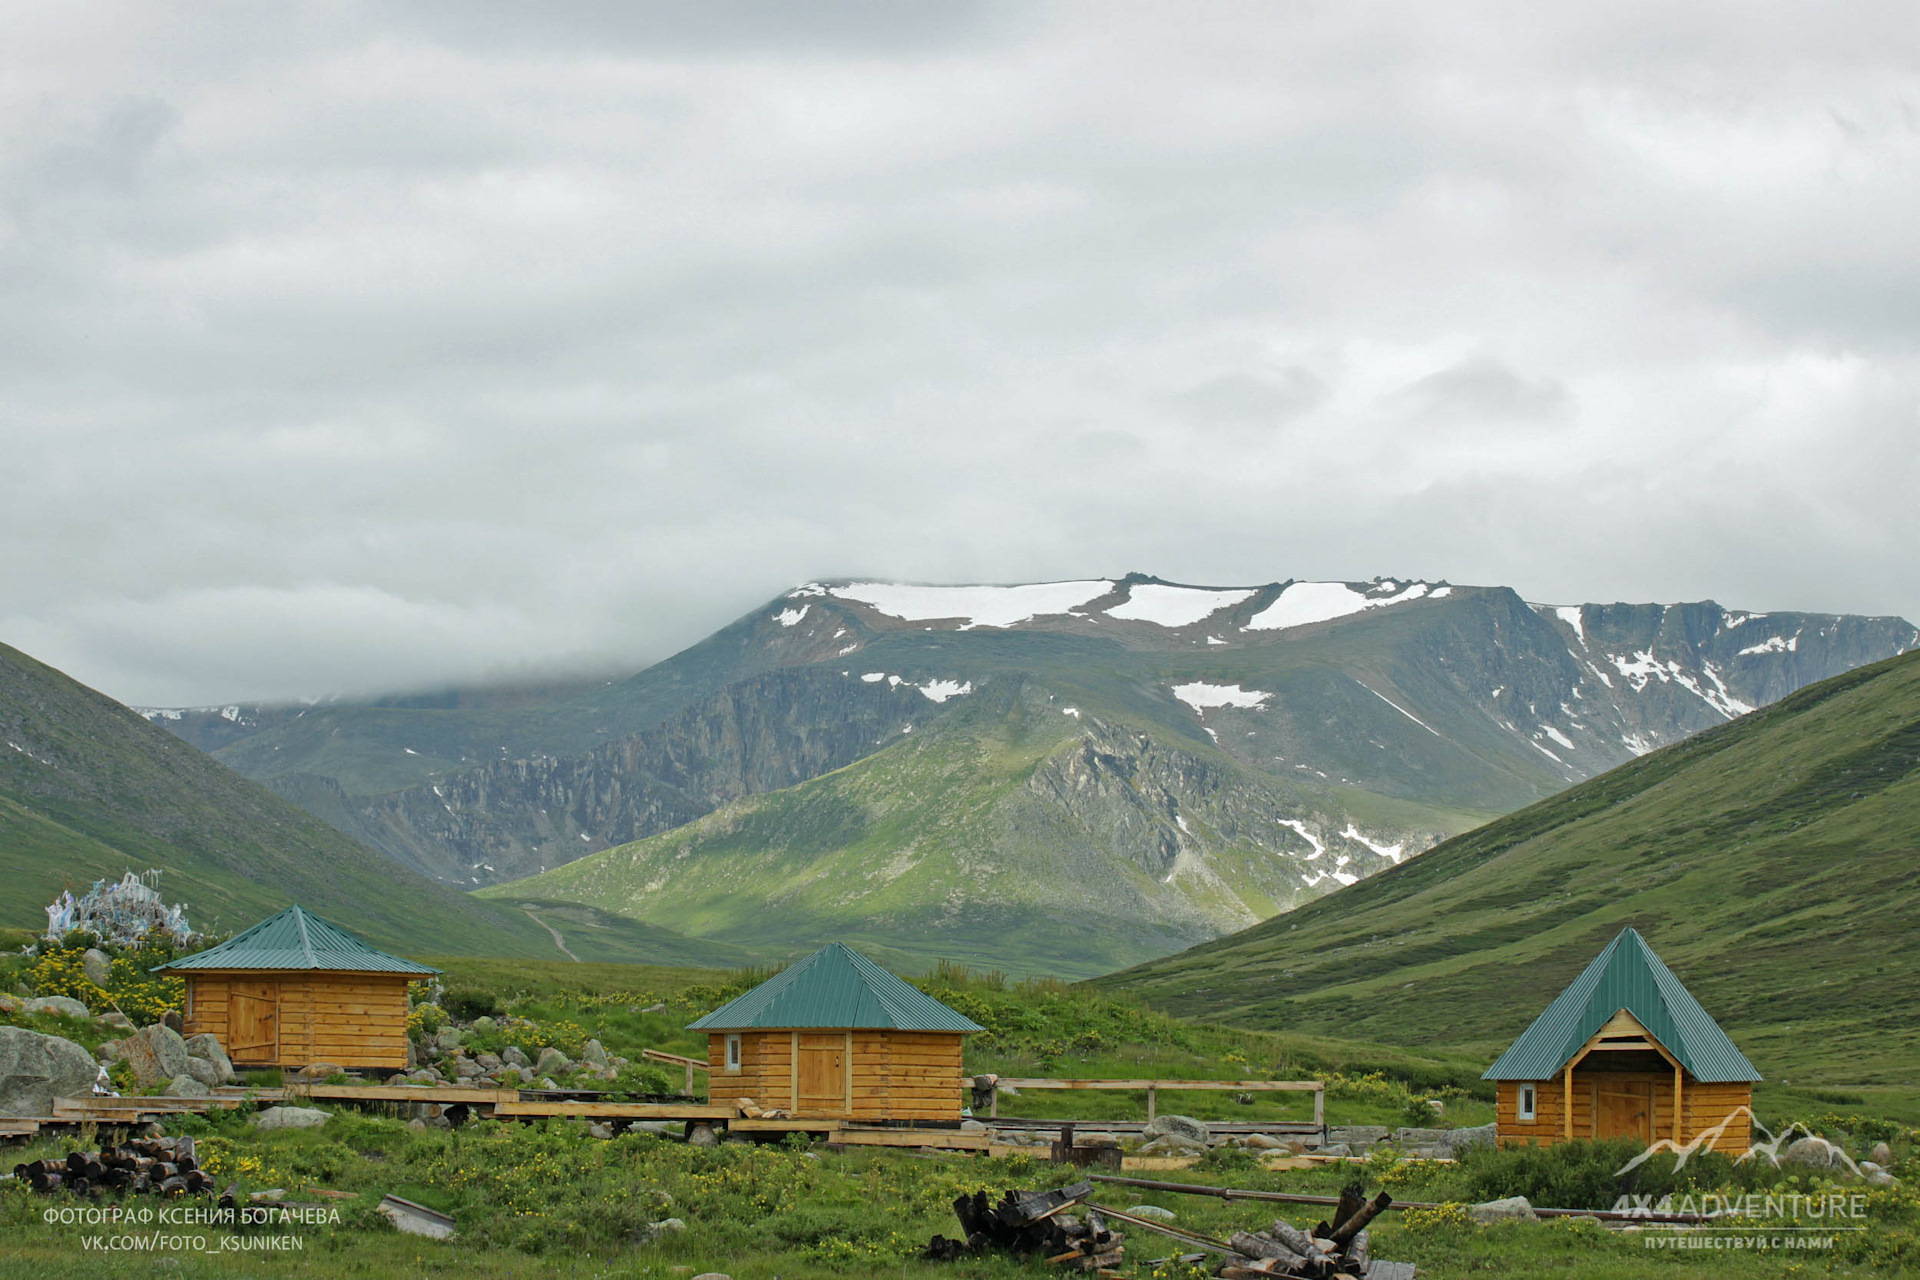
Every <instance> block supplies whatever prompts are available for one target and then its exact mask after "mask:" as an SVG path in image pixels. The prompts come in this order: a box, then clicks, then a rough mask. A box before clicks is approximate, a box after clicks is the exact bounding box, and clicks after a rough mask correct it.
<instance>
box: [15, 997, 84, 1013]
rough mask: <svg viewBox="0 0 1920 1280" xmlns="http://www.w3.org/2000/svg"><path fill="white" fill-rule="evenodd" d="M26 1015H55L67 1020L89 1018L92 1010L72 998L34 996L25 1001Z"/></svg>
mask: <svg viewBox="0 0 1920 1280" xmlns="http://www.w3.org/2000/svg"><path fill="white" fill-rule="evenodd" d="M26 1012H28V1013H57V1014H60V1015H61V1016H62V1017H67V1018H91V1017H92V1016H93V1010H91V1009H89V1008H87V1006H85V1005H84V1004H81V1003H80V1002H79V1001H78V1000H75V999H74V998H73V997H72V996H35V997H34V998H33V999H31V1000H29V1001H27V1003H26Z"/></svg>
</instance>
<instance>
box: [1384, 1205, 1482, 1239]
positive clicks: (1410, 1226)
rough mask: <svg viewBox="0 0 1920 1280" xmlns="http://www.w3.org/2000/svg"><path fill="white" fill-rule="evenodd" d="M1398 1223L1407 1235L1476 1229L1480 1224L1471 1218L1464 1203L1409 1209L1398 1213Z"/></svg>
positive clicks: (1427, 1234) (1425, 1234)
mask: <svg viewBox="0 0 1920 1280" xmlns="http://www.w3.org/2000/svg"><path fill="white" fill-rule="evenodd" d="M1400 1225H1401V1227H1403V1228H1404V1229H1405V1230H1406V1232H1407V1233H1408V1234H1409V1235H1416V1236H1432V1235H1445V1234H1451V1233H1459V1232H1467V1231H1478V1230H1479V1229H1480V1224H1479V1223H1477V1222H1475V1221H1474V1220H1473V1215H1472V1214H1471V1213H1469V1212H1468V1211H1467V1206H1466V1205H1464V1204H1455V1203H1451V1202H1449V1203H1447V1204H1437V1205H1435V1206H1433V1208H1431V1209H1409V1210H1407V1211H1406V1212H1405V1213H1403V1214H1401V1215H1400Z"/></svg>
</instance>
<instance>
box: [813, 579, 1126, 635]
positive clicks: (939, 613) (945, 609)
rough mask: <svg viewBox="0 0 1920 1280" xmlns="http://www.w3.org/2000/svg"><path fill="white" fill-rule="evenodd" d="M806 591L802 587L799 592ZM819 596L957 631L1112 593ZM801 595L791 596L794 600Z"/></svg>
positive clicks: (1094, 588)
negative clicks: (946, 624) (957, 622)
mask: <svg viewBox="0 0 1920 1280" xmlns="http://www.w3.org/2000/svg"><path fill="white" fill-rule="evenodd" d="M807 589H808V588H806V587H802V588H801V589H800V591H806V590H807ZM820 590H824V591H825V592H826V593H827V594H829V595H832V596H836V597H838V598H839V599H842V600H852V601H855V602H857V603H859V604H864V605H867V606H868V607H870V608H872V609H874V610H875V611H877V612H879V613H884V614H886V615H887V616H888V617H891V618H900V619H902V620H904V621H907V622H931V621H935V620H944V619H947V618H959V619H961V620H962V623H961V629H962V630H966V629H968V628H971V627H1010V626H1012V625H1014V624H1015V623H1016V622H1025V621H1027V619H1029V618H1038V617H1041V616H1043V615H1046V614H1057V613H1066V612H1067V611H1068V610H1071V609H1077V608H1079V607H1080V606H1081V605H1084V604H1087V603H1088V602H1090V601H1093V600H1098V599H1099V598H1100V597H1101V596H1103V595H1106V594H1107V593H1108V592H1109V591H1112V590H1113V583H1112V582H1110V581H1107V580H1105V579H1101V580H1099V581H1090V582H1035V583H1032V584H1030V585H1027V586H1024V587H921V586H913V585H910V584H904V583H897V582H851V583H848V584H847V585H846V586H844V587H827V588H824V589H816V590H815V591H814V592H813V593H812V594H819V591H820ZM800 591H796V592H794V593H793V594H794V595H796V596H797V595H799V594H800Z"/></svg>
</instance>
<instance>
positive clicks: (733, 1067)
mask: <svg viewBox="0 0 1920 1280" xmlns="http://www.w3.org/2000/svg"><path fill="white" fill-rule="evenodd" d="M739 1069H740V1037H739V1036H728V1037H727V1070H729V1071H738V1070H739Z"/></svg>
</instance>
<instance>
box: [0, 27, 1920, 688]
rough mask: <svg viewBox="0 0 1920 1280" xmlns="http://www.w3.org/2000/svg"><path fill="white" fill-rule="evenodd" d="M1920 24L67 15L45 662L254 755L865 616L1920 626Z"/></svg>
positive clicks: (19, 223)
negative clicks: (1404, 603)
mask: <svg viewBox="0 0 1920 1280" xmlns="http://www.w3.org/2000/svg"><path fill="white" fill-rule="evenodd" d="M536 9H537V11H536ZM1910 20H1911V15H1910V11H1909V9H1908V7H1907V6H1905V5H1899V4H1891V3H1890V4H1868V3H1859V4H1841V5H1840V6H1838V7H1837V8H1836V7H1835V6H1833V5H1828V4H1823V5H1817V6H1816V5H1813V4H1798V3H1789V4H1780V5H1770V6H1768V7H1767V8H1766V10H1765V12H1764V13H1760V12H1756V11H1754V10H1752V8H1751V7H1750V6H1731V5H1717V4H1707V5H1696V6H1688V7H1686V8H1685V9H1683V10H1681V9H1675V8H1674V7H1673V6H1664V5H1663V6H1655V5H1651V4H1627V5H1619V4H1607V5H1602V4H1598V3H1579V4H1573V5H1561V6H1553V7H1551V8H1549V9H1540V8H1538V7H1535V8H1514V7H1511V6H1500V5H1486V6H1468V7H1467V8H1465V9H1460V8H1457V7H1456V8H1454V9H1449V10H1447V11H1444V12H1442V11H1438V10H1435V9H1433V8H1432V7H1431V6H1418V5H1411V4H1409V5H1402V6H1397V7H1393V6H1390V7H1389V8H1388V9H1385V10H1382V9H1377V8H1375V9H1368V10H1365V11H1361V10H1354V9H1341V8H1337V7H1336V8H1312V7H1299V6H1291V7H1288V6H1282V7H1273V6H1244V7H1235V6H1215V7H1211V8H1209V9H1207V10H1206V11H1205V12H1204V13H1196V12H1194V11H1187V10H1182V11H1181V12H1179V13H1175V12H1174V11H1172V10H1169V9H1165V8H1157V7H1150V6H1132V5H1090V4H1089V5H1040V6H1017V7H1015V6H998V5H986V4H983V5H975V6H967V5H932V6H912V5H905V6H902V5H883V4H871V5H846V6H828V7H821V6H798V7H796V6H784V5H774V4H747V3H742V4H738V5H703V6H692V5H689V6H659V5H652V6H647V5H643V6H594V5H574V6H538V7H536V8H527V7H524V6H523V7H520V8H515V7H513V6H507V5H486V6H481V7H475V6H470V5H459V6H454V5H444V4H443V5H433V4H407V5H395V6H381V5H378V4H371V3H369V4H349V5H344V6H331V7H325V8H320V9H306V10H274V9H253V10H245V9H242V10H234V9H231V8H226V7H217V6H206V7H193V6H187V7H177V8H173V9H166V10H162V9H157V8H154V7H152V6H138V5H114V4H104V5H100V6H95V7H92V8H87V7H75V6H65V7H53V8H47V7H44V6H41V7H31V6H23V7H20V8H19V9H17V10H16V11H14V12H13V13H11V14H10V15H9V33H10V39H9V42H8V45H7V48H6V50H5V51H4V52H0V65H4V69H5V71H6V74H5V75H0V552H4V554H0V640H5V641H6V642H8V643H12V644H16V645H19V646H20V647H23V648H25V649H27V650H28V651H30V652H33V653H36V654H37V655H39V656H42V657H44V658H46V659H47V660H49V661H52V662H54V663H56V664H57V665H61V666H63V667H65V668H67V669H69V670H71V671H72V672H73V673H74V674H75V675H77V676H79V677H81V678H83V679H86V680H89V681H91V682H93V683H96V684H98V685H100V686H101V687H103V688H106V689H107V690H108V691H109V692H112V693H114V694H116V695H117V696H121V697H124V698H127V699H129V700H132V701H140V702H212V701H224V700H228V699H232V698H242V697H259V696H271V695H299V694H317V693H322V692H327V691H331V690H338V689H379V688H389V687H395V686H403V685H414V684H421V683H435V682H439V681H442V680H450V679H472V678H478V677H481V676H484V675H485V674H486V673H488V672H495V671H514V672H519V671H523V670H525V669H526V668H528V667H529V666H537V665H539V664H542V663H550V664H551V663H571V664H576V665H590V664H598V663H614V664H620V663H625V664H633V663H638V662H641V661H645V660H648V659H651V658H654V657H658V656H661V655H662V654H664V653H666V652H669V651H671V650H672V649H674V648H676V647H678V646H680V645H682V644H685V643H689V642H691V641H692V640H695V639H697V638H698V637H699V636H700V635H701V634H703V633H704V632H705V631H706V630H708V629H710V628H711V627H712V626H714V625H716V624H717V623H719V622H722V621H724V620H726V619H728V618H730V617H732V616H734V615H735V614H737V613H738V612H740V611H742V610H743V609H745V608H746V607H749V606H750V605H751V604H753V603H755V602H756V601H758V600H759V599H761V598H764V597H765V596H767V595H770V594H772V593H773V592H774V591H777V590H779V589H780V588H782V587H783V586H785V585H788V584H790V583H792V582H794V581H798V580H803V579H805V578H809V577H813V576H818V575H824V574H835V573H845V574H862V575H868V574H874V575H878V574H888V575H897V576H903V577H913V578H920V579H936V580H937V579H990V580H1018V579H1022V578H1034V577H1041V576H1047V577H1067V576H1080V575H1085V574H1088V573H1095V572H1098V573H1119V572H1124V571H1126V570H1128V569H1142V570H1146V571H1149V572H1154V573H1159V574H1161V575H1163V576H1166V577H1170V578H1176V579H1186V580H1191V581H1203V582H1230V581H1248V582H1252V581H1262V580H1268V579H1273V578H1279V577H1286V576H1293V575H1314V576H1321V575H1324V576H1351V577H1362V578H1364V577H1371V576H1373V575H1374V574H1378V573H1392V574H1402V575H1404V574H1411V573H1421V574H1425V575H1429V576H1445V577H1448V578H1451V579H1453V580H1455V581H1462V582H1466V581H1490V582H1507V583H1512V584H1513V585H1515V586H1518V587H1520V588H1521V589H1522V590H1524V591H1525V592H1527V593H1528V594H1529V595H1530V596H1533V597H1535V598H1548V599H1555V600H1578V599H1605V598H1611V597H1616V596H1622V597H1627V598H1637V599H1648V598H1675V599H1678V598H1691V597H1700V596H1706V595H1716V596H1720V597H1723V598H1725V599H1727V600H1729V601H1731V602H1734V603H1738V604H1741V605H1744V606H1747V607H1753V608H1793V607H1804V608H1823V609H1847V610H1860V611H1872V612H1904V613H1907V614H1909V615H1916V614H1920V598H1917V595H1920V592H1917V591H1916V588H1920V571H1916V570H1915V569H1914V568H1913V567H1912V565H1911V563H1910V561H1911V556H1910V555H1909V554H1908V549H1909V548H1910V547H1911V546H1912V545H1913V542H1914V540H1915V535H1916V534H1920V526H1917V525H1916V520H1917V519H1920V518H1917V517H1915V516H1914V515H1912V514H1911V513H1912V511H1913V506H1912V503H1911V501H1910V500H1909V498H1908V496H1907V495H1909V494H1910V493H1911V492H1912V490H1913V487H1914V484H1915V482H1916V481H1920V475H1916V474H1915V470H1916V465H1917V464H1916V460H1915V459H1916V456H1920V455H1916V453H1915V451H1914V450H1913V449H1912V448H1911V444H1910V442H1911V440H1912V438H1913V434H1914V428H1915V425H1916V424H1915V406H1916V404H1920V366H1917V362H1916V358H1915V356H1916V350H1915V342H1916V334H1915V327H1914V317H1913V314H1912V308H1911V306H1910V305H1909V304H1908V301H1907V299H1906V294H1905V293H1903V292H1902V290H1901V287H1900V282H1902V281H1910V280H1914V279H1920V242H1916V241H1915V240H1914V238H1913V237H1912V235H1911V232H1910V228H1911V226H1912V225H1913V224H1914V222H1915V221H1916V214H1920V176H1916V175H1920V163H1917V162H1920V129H1916V127H1915V125H1914V117H1915V111H1916V104H1920V55H1916V54H1915V52H1914V48H1913V45H1912V42H1911V41H1910V40H1906V39H1904V38H1903V37H1902V35H1901V33H1902V32H1903V31H1904V30H1905V29H1906V24H1908V23H1910ZM1907 292H1908V293H1910V292H1911V291H1910V290H1908V291H1907ZM1540 423H1548V424H1551V429H1550V430H1541V429H1538V428H1537V426H1536V424H1540Z"/></svg>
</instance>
